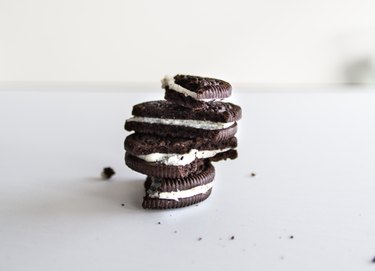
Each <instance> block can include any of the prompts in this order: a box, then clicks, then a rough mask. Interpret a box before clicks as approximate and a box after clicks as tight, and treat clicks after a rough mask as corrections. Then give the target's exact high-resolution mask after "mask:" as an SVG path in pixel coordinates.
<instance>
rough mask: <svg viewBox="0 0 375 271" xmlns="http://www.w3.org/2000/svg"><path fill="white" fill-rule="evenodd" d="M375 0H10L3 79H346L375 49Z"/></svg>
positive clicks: (2, 45) (2, 4) (4, 2)
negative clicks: (349, 68) (350, 66)
mask: <svg viewBox="0 0 375 271" xmlns="http://www.w3.org/2000/svg"><path fill="white" fill-rule="evenodd" d="M374 10H375V2H374V1H373V0H361V1H358V0H340V1H336V0H328V1H327V0H316V1H306V0H303V1H301V0H285V1H279V0H262V1H261V0H258V1H256V0H251V1H240V0H232V1H211V0H209V1H201V0H199V1H198V0H192V1H173V0H162V1H145V0H142V1H130V0H106V1H99V0H64V1H51V0H34V1H26V0H1V1H0V82H1V81H16V82H19V81H26V82H29V81H58V82H72V81H73V82H74V81H79V82H143V83H145V82H159V80H160V78H161V77H162V76H164V75H165V74H175V73H190V74H198V75H208V76H214V77H218V78H223V79H226V80H228V81H229V82H232V83H262V84H264V83H267V84H278V83H340V82H344V81H345V80H346V79H345V78H344V77H343V69H344V67H345V62H346V61H348V58H349V59H350V58H361V57H368V56H371V57H373V55H374V54H373V48H374V47H375V42H374V37H375V16H374Z"/></svg>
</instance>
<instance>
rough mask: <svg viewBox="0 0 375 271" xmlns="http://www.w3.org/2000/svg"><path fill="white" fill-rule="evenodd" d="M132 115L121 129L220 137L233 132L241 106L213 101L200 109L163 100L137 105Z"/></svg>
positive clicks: (148, 132)
mask: <svg viewBox="0 0 375 271" xmlns="http://www.w3.org/2000/svg"><path fill="white" fill-rule="evenodd" d="M132 113H133V115H134V117H133V118H130V119H128V120H127V121H126V123H125V129H126V130H128V131H132V130H134V131H135V132H138V133H147V134H156V135H161V136H173V137H184V138H194V137H206V138H210V139H215V140H224V139H228V138H230V137H233V136H234V135H235V133H236V132H237V123H236V121H237V120H239V119H240V118H241V108H240V107H239V106H237V105H234V104H231V103H222V102H213V103H209V104H206V105H205V107H204V108H203V109H200V110H193V109H190V108H184V107H181V106H178V105H176V104H173V103H170V102H167V101H152V102H145V103H141V104H137V105H135V106H134V107H133V111H132Z"/></svg>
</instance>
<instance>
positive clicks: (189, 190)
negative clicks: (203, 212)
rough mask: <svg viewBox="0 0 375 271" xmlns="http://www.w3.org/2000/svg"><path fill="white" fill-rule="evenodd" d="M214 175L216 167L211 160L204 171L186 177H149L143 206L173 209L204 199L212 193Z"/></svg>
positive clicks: (207, 162) (146, 207)
mask: <svg viewBox="0 0 375 271" xmlns="http://www.w3.org/2000/svg"><path fill="white" fill-rule="evenodd" d="M214 177H215V168H214V167H213V166H212V164H211V163H210V162H209V161H206V164H205V167H204V169H203V170H202V171H200V172H198V173H195V174H191V175H189V176H188V177H185V178H178V179H170V178H155V177H147V179H146V182H145V190H146V196H145V197H144V199H143V204H142V207H143V208H145V209H173V208H181V207H186V206H189V205H193V204H196V203H198V202H201V201H204V200H205V199H207V198H208V197H209V196H210V194H211V191H212V185H213V180H214Z"/></svg>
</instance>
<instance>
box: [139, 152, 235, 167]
mask: <svg viewBox="0 0 375 271" xmlns="http://www.w3.org/2000/svg"><path fill="white" fill-rule="evenodd" d="M230 149H231V148H226V149H220V150H203V151H199V150H197V149H192V150H190V151H189V152H188V153H184V154H178V153H159V152H155V153H150V154H146V155H138V156H137V157H138V158H140V159H142V160H144V161H146V162H150V163H155V162H159V163H162V164H164V165H167V166H184V165H187V164H190V163H191V162H193V161H194V160H195V159H196V158H198V159H204V158H210V157H213V156H215V155H216V154H218V153H221V152H226V151H228V150H230Z"/></svg>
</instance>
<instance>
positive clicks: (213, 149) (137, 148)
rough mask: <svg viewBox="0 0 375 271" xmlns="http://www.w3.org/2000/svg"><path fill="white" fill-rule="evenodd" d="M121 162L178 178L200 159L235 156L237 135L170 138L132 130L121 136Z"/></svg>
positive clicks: (163, 175) (195, 168) (146, 170)
mask: <svg viewBox="0 0 375 271" xmlns="http://www.w3.org/2000/svg"><path fill="white" fill-rule="evenodd" d="M124 145H125V150H126V155H125V162H126V164H127V165H128V166H129V167H130V168H131V169H133V170H135V171H138V172H140V173H143V174H146V175H149V176H155V177H161V178H182V177H186V176H187V175H188V174H190V173H194V172H195V171H197V170H198V169H199V167H200V165H201V164H202V159H209V160H210V161H215V162H216V161H220V160H226V159H235V158H237V150H235V149H234V148H236V147H237V138H235V137H232V138H230V139H227V140H222V141H212V140H209V139H206V138H194V139H186V138H173V137H160V136H154V135H147V134H138V133H135V134H132V135H130V136H128V137H127V138H126V139H125V143H124Z"/></svg>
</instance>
